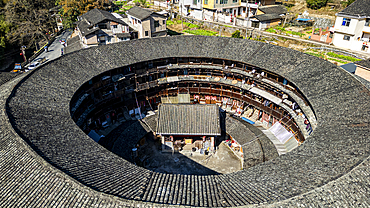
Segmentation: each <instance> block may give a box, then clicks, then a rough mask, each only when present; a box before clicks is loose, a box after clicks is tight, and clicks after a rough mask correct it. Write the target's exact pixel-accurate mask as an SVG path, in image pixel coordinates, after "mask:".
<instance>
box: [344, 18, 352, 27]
mask: <svg viewBox="0 0 370 208" xmlns="http://www.w3.org/2000/svg"><path fill="white" fill-rule="evenodd" d="M350 23H351V19H347V18H343V22H342V26H346V27H348V26H349V24H350Z"/></svg>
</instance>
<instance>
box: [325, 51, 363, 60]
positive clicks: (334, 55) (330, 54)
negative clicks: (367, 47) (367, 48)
mask: <svg viewBox="0 0 370 208" xmlns="http://www.w3.org/2000/svg"><path fill="white" fill-rule="evenodd" d="M326 55H328V56H330V57H333V58H340V59H343V60H347V61H352V62H355V61H361V59H358V58H353V57H352V56H345V55H340V54H336V53H333V52H328V53H327V54H326Z"/></svg>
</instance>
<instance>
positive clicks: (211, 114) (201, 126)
mask: <svg viewBox="0 0 370 208" xmlns="http://www.w3.org/2000/svg"><path fill="white" fill-rule="evenodd" d="M158 112H159V118H158V125H157V132H156V133H157V134H162V135H218V136H220V135H221V126H220V115H219V109H218V106H217V105H191V104H162V105H160V106H159V111H158Z"/></svg>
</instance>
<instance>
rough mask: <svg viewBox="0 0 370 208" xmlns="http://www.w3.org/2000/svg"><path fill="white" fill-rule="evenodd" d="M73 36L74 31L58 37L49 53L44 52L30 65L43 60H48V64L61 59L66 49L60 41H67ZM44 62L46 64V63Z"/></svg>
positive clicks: (68, 31) (66, 31) (67, 31)
mask: <svg viewBox="0 0 370 208" xmlns="http://www.w3.org/2000/svg"><path fill="white" fill-rule="evenodd" d="M71 34H72V31H70V30H65V31H63V32H62V34H60V35H58V36H57V37H56V38H55V40H54V42H53V43H52V44H50V46H49V51H48V52H45V51H44V52H42V53H41V54H40V55H39V56H38V57H36V58H35V59H34V60H33V61H32V62H30V63H29V64H31V63H33V62H35V61H38V60H41V59H43V58H46V60H47V61H46V62H48V61H51V60H54V59H56V58H59V57H60V56H61V49H62V48H63V47H64V46H63V45H62V44H61V43H60V42H59V40H62V39H66V40H67V38H68V37H69V36H71ZM46 62H44V63H46ZM29 64H27V65H26V67H28V65H29Z"/></svg>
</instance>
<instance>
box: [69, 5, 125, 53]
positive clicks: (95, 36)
mask: <svg viewBox="0 0 370 208" xmlns="http://www.w3.org/2000/svg"><path fill="white" fill-rule="evenodd" d="M75 24H76V28H75V33H76V34H78V36H79V38H80V41H81V42H82V44H83V47H85V48H86V47H90V46H99V45H106V44H111V43H116V42H121V41H127V40H130V37H131V35H130V31H129V30H130V29H129V26H128V25H127V24H126V23H125V22H123V21H122V20H120V19H118V18H116V17H115V16H114V15H112V14H111V13H109V12H107V11H103V10H99V9H93V10H90V11H89V12H87V13H85V14H83V15H81V16H79V17H78V22H76V23H75Z"/></svg>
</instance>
